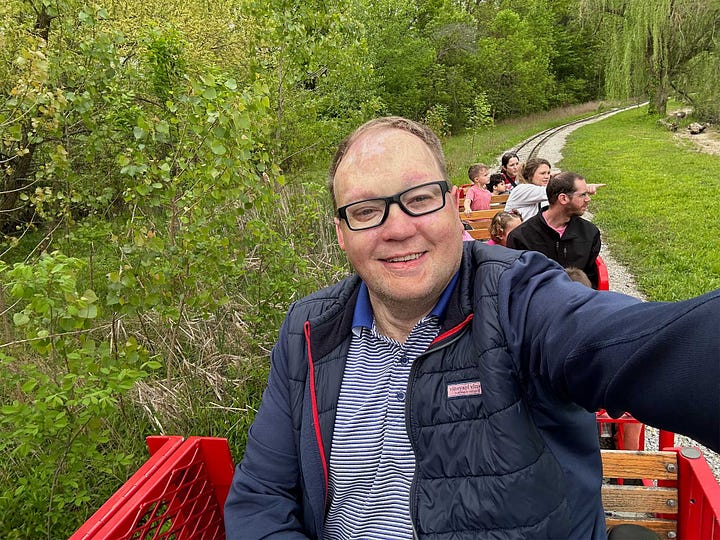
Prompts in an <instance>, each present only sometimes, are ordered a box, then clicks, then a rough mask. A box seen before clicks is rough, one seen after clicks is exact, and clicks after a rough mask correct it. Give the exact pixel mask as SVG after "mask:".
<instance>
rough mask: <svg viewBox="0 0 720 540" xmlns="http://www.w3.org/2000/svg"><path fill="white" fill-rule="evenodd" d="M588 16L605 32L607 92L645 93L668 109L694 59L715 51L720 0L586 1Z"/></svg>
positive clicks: (659, 108)
mask: <svg viewBox="0 0 720 540" xmlns="http://www.w3.org/2000/svg"><path fill="white" fill-rule="evenodd" d="M581 9H582V11H583V15H584V16H585V17H586V18H587V19H588V20H594V21H595V22H596V24H598V27H597V28H598V32H599V33H601V34H603V35H606V36H607V44H608V47H607V49H606V50H607V55H608V56H607V64H606V92H607V94H608V97H619V98H623V97H631V96H642V95H644V96H645V97H647V99H648V101H649V102H650V107H649V110H650V112H654V113H659V114H664V113H665V112H666V108H667V100H668V98H669V97H670V95H671V93H673V91H675V92H677V93H678V94H681V95H682V94H684V91H683V88H681V80H682V76H683V74H685V72H686V71H687V69H688V66H689V65H690V63H691V62H693V60H694V59H696V58H697V57H698V56H699V55H702V54H703V53H707V52H709V51H713V50H717V49H718V44H717V41H716V36H717V32H718V30H720V0H582V2H581Z"/></svg>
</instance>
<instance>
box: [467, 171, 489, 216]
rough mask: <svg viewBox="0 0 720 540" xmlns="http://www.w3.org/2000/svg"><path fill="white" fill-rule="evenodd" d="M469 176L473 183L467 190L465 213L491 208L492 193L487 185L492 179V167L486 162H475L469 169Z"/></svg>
mask: <svg viewBox="0 0 720 540" xmlns="http://www.w3.org/2000/svg"><path fill="white" fill-rule="evenodd" d="M468 178H470V181H471V182H472V183H473V185H472V186H470V188H469V189H468V190H467V191H466V192H465V213H466V214H469V213H470V212H472V211H474V210H490V199H491V198H492V194H491V193H490V192H489V191H488V190H487V189H486V187H485V186H487V184H488V182H489V181H490V167H488V166H487V165H485V164H484V163H475V165H471V166H470V168H469V169H468Z"/></svg>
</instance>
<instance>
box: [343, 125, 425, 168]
mask: <svg viewBox="0 0 720 540" xmlns="http://www.w3.org/2000/svg"><path fill="white" fill-rule="evenodd" d="M408 144H410V145H417V146H418V147H423V148H424V149H425V150H427V152H428V154H431V151H430V148H429V147H428V146H427V145H426V144H425V142H424V141H423V140H422V139H420V137H418V136H417V135H414V134H413V133H410V132H409V131H405V130H402V129H398V128H394V127H387V126H379V127H376V128H372V129H369V130H368V131H365V132H364V133H361V134H360V135H358V137H357V138H356V139H355V140H354V141H353V142H352V144H351V145H350V147H349V148H348V150H347V152H346V154H345V159H348V158H355V159H358V158H369V157H373V156H379V155H382V154H384V153H386V152H398V151H402V150H403V149H405V148H407V145H408ZM345 159H343V161H345Z"/></svg>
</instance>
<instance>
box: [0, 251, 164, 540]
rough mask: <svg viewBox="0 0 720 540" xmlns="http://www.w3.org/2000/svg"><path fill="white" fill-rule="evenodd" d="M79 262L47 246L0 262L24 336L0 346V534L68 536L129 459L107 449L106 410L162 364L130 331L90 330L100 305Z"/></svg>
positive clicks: (109, 421) (120, 404) (112, 413)
mask: <svg viewBox="0 0 720 540" xmlns="http://www.w3.org/2000/svg"><path fill="white" fill-rule="evenodd" d="M81 266H82V262H81V261H79V260H77V259H73V258H69V257H66V256H64V255H62V254H61V253H58V252H54V253H52V254H47V255H44V256H42V257H41V258H40V259H39V260H38V262H37V264H33V265H28V264H22V263H18V264H15V265H14V266H13V267H12V268H0V272H1V274H0V275H1V276H2V280H3V282H4V283H5V286H6V287H7V288H8V289H9V290H10V294H11V297H13V298H14V299H16V301H17V302H18V304H19V307H18V309H16V310H15V312H14V315H13V322H14V324H15V326H16V327H17V329H18V332H20V333H21V334H22V337H23V339H22V340H20V341H16V342H14V343H12V342H11V343H10V344H8V345H9V346H11V349H12V351H13V353H14V357H13V356H7V355H6V354H5V353H4V352H2V351H0V370H1V372H2V377H1V380H2V394H3V396H5V399H3V406H2V415H0V433H1V435H2V436H0V449H1V450H2V454H3V456H4V458H5V459H4V460H3V461H4V463H3V465H2V467H0V479H2V482H1V483H0V486H2V487H1V489H0V505H1V507H0V516H2V517H0V529H1V530H3V536H4V537H5V538H38V537H47V538H57V537H61V536H66V535H67V533H68V531H71V530H72V529H73V527H74V526H75V525H76V523H75V519H74V515H75V513H76V512H80V513H81V514H88V513H89V512H90V511H92V509H93V508H94V506H95V505H96V499H97V494H98V493H103V494H105V493H107V491H108V490H107V488H103V487H102V483H101V482H102V480H103V479H105V480H107V479H108V478H110V477H112V476H113V475H114V474H116V473H117V472H118V471H119V470H120V469H127V468H128V466H130V465H132V464H134V463H135V460H134V458H133V455H132V454H130V453H127V451H125V452H117V451H116V452H111V453H107V452H106V448H107V445H108V443H110V442H111V439H112V437H113V435H114V433H113V419H115V418H117V416H118V414H119V413H120V412H121V411H123V410H124V412H125V413H126V414H127V413H129V412H130V411H128V405H127V404H125V403H124V401H123V398H124V396H127V394H128V392H129V391H130V390H131V389H132V388H133V386H134V385H135V383H136V382H138V381H140V380H142V379H143V378H145V377H147V376H148V375H149V374H150V371H151V370H153V369H156V368H157V367H159V365H160V364H158V363H157V362H151V361H149V360H148V356H147V351H146V350H145V349H144V348H143V347H141V346H140V345H139V344H138V343H137V342H136V340H135V339H133V338H129V339H127V340H126V341H125V342H124V343H119V342H118V336H117V334H115V332H114V331H113V329H110V333H108V330H107V329H106V331H105V332H102V333H99V332H98V333H93V332H92V330H93V321H94V320H95V319H96V318H97V317H98V316H100V315H101V313H100V312H99V311H98V298H97V297H96V295H95V293H94V292H93V291H92V290H85V291H83V292H80V290H79V289H78V283H77V272H78V270H79V269H80V267H81ZM6 348H8V347H7V345H6ZM10 531H12V532H10Z"/></svg>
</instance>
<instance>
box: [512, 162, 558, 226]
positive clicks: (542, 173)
mask: <svg viewBox="0 0 720 540" xmlns="http://www.w3.org/2000/svg"><path fill="white" fill-rule="evenodd" d="M518 176H519V183H518V185H517V186H515V188H514V189H513V190H512V191H511V192H510V196H509V197H508V200H507V202H505V208H506V209H507V210H517V211H518V212H519V213H520V215H521V216H522V218H523V221H527V220H528V219H530V218H531V217H533V216H534V215H535V214H537V213H538V210H540V208H541V207H545V206H547V202H548V200H547V195H546V193H545V186H547V183H548V180H550V162H549V161H548V160H546V159H542V158H530V159H528V160H527V162H526V163H524V164H523V165H522V167H521V168H520V174H519V175H518Z"/></svg>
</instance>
